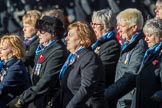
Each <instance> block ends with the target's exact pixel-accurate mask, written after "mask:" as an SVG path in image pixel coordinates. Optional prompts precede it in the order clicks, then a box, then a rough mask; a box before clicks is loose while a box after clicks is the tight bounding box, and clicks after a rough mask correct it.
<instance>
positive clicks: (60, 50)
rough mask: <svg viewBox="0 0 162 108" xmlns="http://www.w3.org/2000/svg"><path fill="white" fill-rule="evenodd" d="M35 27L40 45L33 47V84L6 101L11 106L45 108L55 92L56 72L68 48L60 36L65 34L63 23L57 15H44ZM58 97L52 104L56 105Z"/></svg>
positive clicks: (57, 83) (56, 84)
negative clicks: (34, 52) (9, 100)
mask: <svg viewBox="0 0 162 108" xmlns="http://www.w3.org/2000/svg"><path fill="white" fill-rule="evenodd" d="M36 28H37V29H38V32H37V35H38V37H39V45H38V47H37V49H36V57H35V61H36V62H35V65H34V68H33V72H32V75H31V78H32V84H33V85H32V86H31V87H30V88H29V89H27V90H25V91H24V92H23V93H22V94H21V95H20V96H19V97H17V98H15V99H14V100H12V101H11V102H10V103H9V107H10V108H22V107H24V106H25V105H28V104H30V105H29V108H46V106H47V105H48V103H49V104H50V105H52V104H53V103H52V104H51V103H50V102H52V101H50V100H52V98H53V97H55V96H56V94H57V93H58V89H59V88H60V85H59V77H58V74H59V72H60V69H61V67H62V65H63V63H64V62H65V60H66V57H67V54H68V53H67V50H66V46H65V45H64V43H63V42H62V41H61V38H62V37H63V35H64V27H63V23H62V22H61V21H60V20H59V19H58V18H56V17H50V16H43V18H42V19H41V20H38V21H37V24H36ZM58 104H59V99H56V100H55V102H54V104H53V107H56V108H59V106H58Z"/></svg>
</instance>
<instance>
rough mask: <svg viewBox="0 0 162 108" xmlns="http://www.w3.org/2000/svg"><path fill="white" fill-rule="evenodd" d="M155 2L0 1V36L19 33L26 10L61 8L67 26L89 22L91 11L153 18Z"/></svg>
mask: <svg viewBox="0 0 162 108" xmlns="http://www.w3.org/2000/svg"><path fill="white" fill-rule="evenodd" d="M155 2H156V0H0V35H3V34H6V33H17V34H20V33H21V29H22V23H21V18H22V16H23V15H24V14H25V12H26V11H27V10H31V9H38V10H40V11H45V10H50V9H55V8H61V9H63V10H64V14H65V21H66V23H67V24H69V23H72V22H74V21H76V20H87V21H88V22H90V21H91V15H92V13H93V11H96V10H100V9H104V8H111V9H112V10H113V12H114V13H115V14H118V13H119V12H120V11H121V10H123V9H126V8H137V9H139V10H141V12H142V13H143V16H144V19H145V20H146V19H148V18H152V17H153V16H154V8H155Z"/></svg>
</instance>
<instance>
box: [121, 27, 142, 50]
mask: <svg viewBox="0 0 162 108" xmlns="http://www.w3.org/2000/svg"><path fill="white" fill-rule="evenodd" d="M141 32H142V30H139V31H137V32H136V33H135V34H134V35H133V36H132V38H131V40H129V41H128V40H123V43H122V46H121V47H122V51H123V50H124V49H126V48H127V47H128V46H129V45H130V44H131V43H133V42H134V41H135V40H136V39H137V37H138V35H139V34H140V33H141Z"/></svg>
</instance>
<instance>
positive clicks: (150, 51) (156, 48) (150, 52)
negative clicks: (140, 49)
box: [142, 42, 162, 63]
mask: <svg viewBox="0 0 162 108" xmlns="http://www.w3.org/2000/svg"><path fill="white" fill-rule="evenodd" d="M161 47H162V42H160V43H157V44H155V45H153V46H152V47H151V48H149V49H147V51H146V52H145V54H144V57H143V62H142V63H146V61H147V60H148V58H149V57H150V56H151V55H153V54H157V53H158V52H159V50H160V48H161Z"/></svg>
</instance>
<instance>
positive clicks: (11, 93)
mask: <svg viewBox="0 0 162 108" xmlns="http://www.w3.org/2000/svg"><path fill="white" fill-rule="evenodd" d="M0 46H1V60H3V61H4V65H3V68H2V76H1V78H0V106H1V108H5V107H6V104H7V103H8V102H9V101H11V100H12V99H13V98H14V97H16V96H17V95H20V94H21V93H22V92H23V91H24V90H25V89H27V88H28V87H29V75H28V73H27V71H26V68H25V65H24V64H23V62H22V61H21V59H22V58H23V56H24V54H25V48H24V45H23V41H22V40H21V39H20V38H19V37H18V36H17V35H5V36H3V37H2V38H1V43H0Z"/></svg>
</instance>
